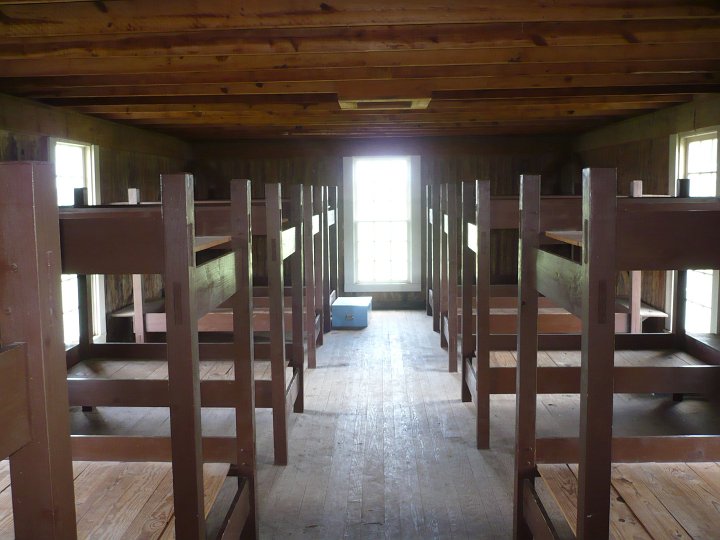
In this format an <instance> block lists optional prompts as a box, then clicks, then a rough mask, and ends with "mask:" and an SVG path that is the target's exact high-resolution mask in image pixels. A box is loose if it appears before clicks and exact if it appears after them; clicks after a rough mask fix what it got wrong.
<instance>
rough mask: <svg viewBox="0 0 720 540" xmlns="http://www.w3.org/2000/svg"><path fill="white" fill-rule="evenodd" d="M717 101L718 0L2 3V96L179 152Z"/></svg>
mask: <svg viewBox="0 0 720 540" xmlns="http://www.w3.org/2000/svg"><path fill="white" fill-rule="evenodd" d="M718 91H720V2H719V1H717V0H693V1H691V0H685V1H669V0H630V1H617V0H535V1H529V0H504V1H502V2H500V1H497V0H492V1H488V0H481V1H478V0H454V1H445V2H443V1H440V0H404V1H388V0H365V1H362V2H361V1H358V0H326V1H324V2H323V1H319V0H315V1H310V0H294V1H284V2H279V1H273V0H104V1H82V0H81V1H66V0H55V1H36V0H29V1H22V0H14V1H4V0H0V92H3V93H7V94H12V95H17V96H25V97H28V98H31V99H35V100H40V101H43V102H45V103H49V104H52V105H57V106H60V107H69V108H72V109H75V110H78V111H81V112H84V113H87V114H91V115H96V116H99V117H103V118H108V119H112V120H118V121H122V122H126V123H129V124H134V125H138V126H145V127H147V128H150V129H155V130H158V131H162V132H167V133H172V134H174V135H178V136H180V137H183V138H186V139H213V138H225V137H282V136H287V135H291V136H301V135H316V136H378V135H380V136H382V135H455V134H495V133H498V134H500V133H503V134H508V133H511V134H515V133H517V134H521V133H522V134H525V133H568V132H581V131H585V130H588V129H590V128H593V127H596V126H599V125H602V124H605V123H608V122H612V121H616V120H619V119H621V118H624V117H628V116H632V115H638V114H642V113H645V112H649V111H652V110H654V109H658V108H662V107H666V106H670V105H673V104H676V103H681V102H685V101H689V100H691V99H692V98H693V96H694V95H697V94H704V93H714V92H718ZM428 98H429V99H430V104H429V106H428V107H427V109H424V110H422V109H419V110H386V109H384V108H382V104H381V106H380V107H378V104H374V105H373V104H369V105H367V104H366V105H363V104H362V103H361V105H360V109H359V110H341V108H340V106H339V105H338V100H405V101H410V100H413V99H416V100H422V99H428Z"/></svg>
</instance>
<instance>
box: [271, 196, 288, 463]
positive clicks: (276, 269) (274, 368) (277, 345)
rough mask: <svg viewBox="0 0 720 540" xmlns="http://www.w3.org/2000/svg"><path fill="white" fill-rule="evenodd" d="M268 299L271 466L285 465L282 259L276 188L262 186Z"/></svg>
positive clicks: (285, 415) (286, 447)
mask: <svg viewBox="0 0 720 540" xmlns="http://www.w3.org/2000/svg"><path fill="white" fill-rule="evenodd" d="M265 219H266V235H267V274H268V296H269V301H270V376H271V378H272V381H271V385H272V411H273V443H274V450H275V465H287V459H288V440H287V409H286V408H285V390H286V388H287V380H286V379H285V313H284V312H285V306H284V304H285V291H284V280H283V256H282V208H281V199H280V184H265Z"/></svg>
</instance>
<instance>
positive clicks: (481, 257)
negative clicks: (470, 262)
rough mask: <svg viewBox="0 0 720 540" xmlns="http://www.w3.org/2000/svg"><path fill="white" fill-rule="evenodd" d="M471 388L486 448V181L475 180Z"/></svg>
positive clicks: (478, 438)
mask: <svg viewBox="0 0 720 540" xmlns="http://www.w3.org/2000/svg"><path fill="white" fill-rule="evenodd" d="M475 198H476V201H477V202H476V204H475V212H476V215H475V223H476V225H477V248H476V249H477V254H476V258H475V269H474V271H475V275H476V276H477V277H476V278H475V281H476V283H475V287H476V288H475V305H476V312H477V314H476V316H475V317H476V319H475V343H474V345H475V385H476V387H475V390H476V392H475V393H476V395H477V398H476V399H477V403H476V405H477V407H476V413H477V414H476V419H475V422H476V430H477V436H476V443H477V447H478V448H490V340H489V338H490V217H491V216H490V182H489V181H482V182H476V194H475Z"/></svg>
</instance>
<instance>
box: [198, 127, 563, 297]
mask: <svg viewBox="0 0 720 540" xmlns="http://www.w3.org/2000/svg"><path fill="white" fill-rule="evenodd" d="M568 146H569V143H568V140H567V139H565V138H558V137H532V138H529V137H462V138H459V137H458V138H423V139H410V138H408V139H386V140H377V139H376V140H364V139H357V140H353V139H347V140H337V139H328V140H313V141H307V140H305V141H287V142H285V141H235V142H219V143H210V142H208V143H198V144H196V145H195V146H194V151H193V155H194V158H195V159H194V162H193V166H192V172H193V173H194V175H195V179H196V184H197V186H198V196H199V197H200V198H226V197H227V196H228V194H229V182H230V180H231V179H233V178H248V179H250V180H252V181H253V182H254V184H253V185H254V186H257V187H254V188H253V191H254V195H256V196H259V197H260V196H262V195H263V192H262V184H263V183H265V182H282V183H286V184H294V183H306V184H312V185H337V186H342V183H343V177H342V175H343V165H342V158H343V157H344V156H362V155H420V156H421V169H422V170H421V181H422V184H423V186H424V185H426V184H441V183H444V182H460V181H463V180H473V179H476V178H480V179H489V180H490V181H491V183H492V190H493V194H497V195H511V194H517V193H518V190H519V176H520V174H522V173H539V174H542V175H543V190H544V192H546V193H560V192H561V191H560V190H561V189H562V187H563V185H564V184H567V183H568V182H567V181H563V175H564V174H563V171H564V165H565V163H566V162H567V161H568V159H569V154H568V152H567V148H568ZM424 191H425V190H424V189H423V193H424ZM340 241H341V246H340V250H341V253H342V247H343V246H342V235H340ZM493 247H494V248H495V252H496V253H497V254H498V255H497V257H496V258H495V260H494V266H493V277H494V279H495V280H497V281H498V282H512V281H514V280H515V279H516V276H517V233H516V232H510V231H498V232H497V234H495V235H494V237H493ZM261 248H262V246H257V247H256V254H255V256H256V261H261V260H264V259H263V258H262V257H261V253H259V252H258V251H257V250H259V249H261ZM259 256H260V257H259ZM423 268H424V265H423ZM343 270H344V269H343V265H342V261H341V262H340V272H341V276H340V283H341V286H342V283H343V275H344V274H343ZM256 273H257V274H258V277H259V279H260V280H261V279H262V271H259V272H256ZM423 279H424V276H423ZM423 298H424V296H423V293H382V294H380V293H376V294H373V299H374V300H373V302H374V305H375V306H376V307H381V308H382V307H420V306H422V305H423V302H424V300H423Z"/></svg>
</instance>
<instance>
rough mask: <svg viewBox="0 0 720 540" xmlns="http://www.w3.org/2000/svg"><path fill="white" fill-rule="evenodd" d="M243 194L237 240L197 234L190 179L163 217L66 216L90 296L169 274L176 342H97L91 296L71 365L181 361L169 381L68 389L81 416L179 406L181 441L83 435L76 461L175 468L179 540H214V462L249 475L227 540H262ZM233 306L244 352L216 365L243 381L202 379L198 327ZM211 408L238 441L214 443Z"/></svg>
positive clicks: (72, 258)
mask: <svg viewBox="0 0 720 540" xmlns="http://www.w3.org/2000/svg"><path fill="white" fill-rule="evenodd" d="M231 189H232V195H233V198H232V206H233V215H234V216H237V217H236V219H234V220H233V222H232V231H231V234H230V235H226V236H222V237H220V238H217V237H201V236H196V234H195V212H194V203H193V182H192V176H190V175H186V174H178V175H164V176H163V177H162V192H163V203H162V207H123V208H121V207H117V206H115V207H86V208H73V207H65V208H62V209H61V210H60V237H61V253H62V265H63V272H64V273H70V274H78V279H79V281H80V289H81V291H82V289H83V287H87V279H86V276H88V275H90V274H163V276H164V280H165V290H166V302H167V303H168V305H171V306H172V307H173V309H172V313H173V317H172V318H171V319H170V320H169V322H168V324H167V343H162V344H160V343H158V344H147V343H146V344H135V343H133V344H130V343H126V344H112V343H110V344H95V343H92V340H91V338H90V336H91V330H90V328H91V325H90V316H89V310H87V309H83V307H82V304H83V303H86V302H87V298H81V301H80V303H81V309H80V313H81V336H80V344H79V345H78V346H77V347H76V348H74V349H73V350H71V351H70V354H69V355H68V358H69V361H70V363H72V362H74V361H85V360H90V359H92V358H102V359H124V360H128V359H140V358H142V359H159V360H167V359H172V361H169V362H167V369H168V376H167V378H166V379H114V378H93V377H90V378H79V377H72V376H71V377H68V380H67V381H68V382H67V384H68V389H69V402H70V405H71V406H106V407H168V406H169V408H170V431H171V435H170V437H160V436H118V435H73V436H72V438H71V441H72V452H73V457H74V458H75V459H76V460H86V461H142V462H155V461H160V462H161V461H171V462H172V472H173V492H174V500H175V503H174V504H175V517H174V519H175V532H176V535H177V537H178V538H198V537H203V538H204V537H205V534H206V529H205V515H206V513H205V510H206V508H205V504H204V485H203V463H204V462H205V463H209V462H212V463H226V464H230V465H232V466H233V467H234V468H235V469H236V471H237V475H238V483H237V486H236V488H235V493H234V497H232V502H231V504H230V507H229V509H228V510H227V513H226V514H225V518H224V524H223V527H222V528H221V530H220V531H219V535H218V536H219V537H221V538H236V537H238V536H239V535H240V534H241V531H243V530H245V533H244V534H247V535H249V536H257V527H258V522H257V501H256V496H255V486H256V468H255V389H254V386H253V380H254V375H253V371H254V370H253V355H254V347H253V336H252V330H251V320H252V283H251V279H252V274H251V270H250V267H249V262H250V260H251V256H250V253H251V246H252V240H251V235H250V231H251V223H250V216H251V211H250V198H249V194H250V184H249V182H242V181H235V182H233V184H232V188H231ZM268 213H269V214H270V213H272V212H270V211H269V212H268ZM275 214H276V215H277V214H279V212H275ZM275 219H279V217H278V216H276V217H275ZM220 246H222V247H225V248H231V250H230V251H229V252H226V253H224V254H222V255H220V256H217V257H213V258H210V260H208V261H207V262H201V261H200V259H199V257H200V256H201V255H204V254H206V250H208V249H212V248H216V247H220ZM196 258H197V260H196ZM230 298H233V313H234V325H235V326H234V332H233V336H234V340H233V343H231V344H229V345H226V346H225V347H224V350H214V351H211V352H212V356H213V358H222V359H227V360H230V361H231V362H232V367H233V369H234V376H233V377H232V378H230V379H227V380H222V381H216V380H213V381H205V380H203V381H200V379H199V374H198V366H199V360H200V357H201V356H206V355H207V351H201V350H200V347H199V346H198V330H197V324H198V320H199V319H200V318H201V317H202V316H203V315H204V314H205V313H207V312H209V311H211V310H213V309H215V308H216V307H217V306H218V305H220V304H221V303H223V302H226V301H227V300H228V299H230ZM281 324H282V323H281ZM283 352H284V351H283ZM201 406H202V407H228V408H233V409H234V410H235V429H236V435H235V436H234V437H229V436H226V437H203V436H202V429H201V420H200V408H201Z"/></svg>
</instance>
